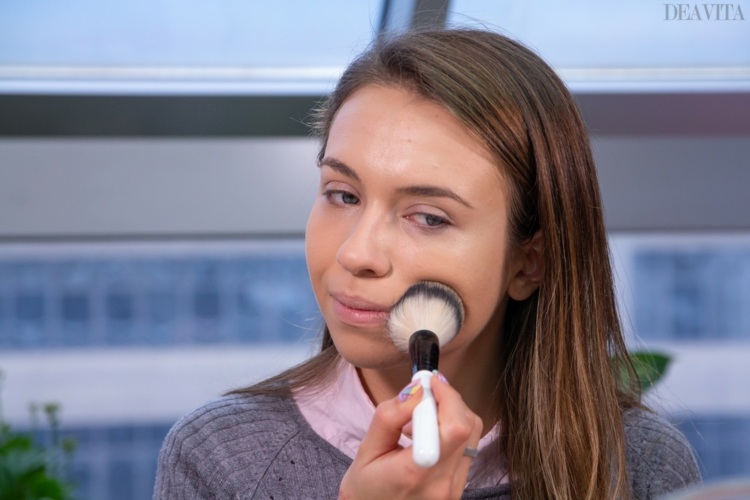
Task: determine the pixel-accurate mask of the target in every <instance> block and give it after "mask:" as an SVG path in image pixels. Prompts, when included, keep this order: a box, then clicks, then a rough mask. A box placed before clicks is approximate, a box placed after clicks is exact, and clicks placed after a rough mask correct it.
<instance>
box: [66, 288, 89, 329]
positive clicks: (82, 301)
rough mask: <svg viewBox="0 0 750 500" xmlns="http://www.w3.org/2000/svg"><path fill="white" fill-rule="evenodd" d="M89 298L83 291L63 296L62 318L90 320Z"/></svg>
mask: <svg viewBox="0 0 750 500" xmlns="http://www.w3.org/2000/svg"><path fill="white" fill-rule="evenodd" d="M89 316H90V311H89V299H88V296H86V295H85V294H83V293H67V294H65V295H63V296H62V319H63V321H71V322H86V321H89Z"/></svg>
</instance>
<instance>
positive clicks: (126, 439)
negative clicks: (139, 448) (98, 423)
mask: <svg viewBox="0 0 750 500" xmlns="http://www.w3.org/2000/svg"><path fill="white" fill-rule="evenodd" d="M135 436H136V428H135V427H134V426H132V425H120V426H115V427H109V428H108V429H107V430H106V440H107V442H108V443H109V445H110V446H113V447H117V446H123V445H128V444H132V443H133V441H134V440H135Z"/></svg>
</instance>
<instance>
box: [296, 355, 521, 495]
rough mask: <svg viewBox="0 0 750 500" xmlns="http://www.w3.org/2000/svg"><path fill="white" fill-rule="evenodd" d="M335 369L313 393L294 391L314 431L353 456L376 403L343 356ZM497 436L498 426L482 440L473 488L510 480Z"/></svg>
mask: <svg viewBox="0 0 750 500" xmlns="http://www.w3.org/2000/svg"><path fill="white" fill-rule="evenodd" d="M336 371H337V373H336V375H335V376H334V378H333V380H332V383H330V384H328V385H326V386H324V387H322V388H320V390H318V391H315V392H314V393H311V394H307V393H304V392H295V394H294V399H295V401H296V402H297V406H298V407H299V409H300V411H301V412H302V415H304V417H305V419H306V420H307V422H308V423H309V424H310V426H311V427H312V428H313V430H314V431H315V432H316V433H318V434H319V435H320V436H321V437H322V438H323V439H325V440H326V441H328V442H329V443H331V444H332V445H333V446H335V447H336V448H338V449H339V450H340V451H341V452H342V453H344V454H345V455H347V456H348V457H350V458H352V459H353V458H354V457H355V455H356V454H357V450H359V445H360V443H361V442H362V439H363V438H364V436H365V434H367V429H369V427H370V421H371V420H372V417H373V415H374V414H375V406H374V405H373V404H372V401H371V400H370V397H369V396H368V395H367V393H366V392H365V390H364V388H363V387H362V382H361V380H360V379H359V374H358V373H357V370H356V368H355V367H354V366H353V365H352V364H351V363H349V362H347V361H345V360H343V359H341V360H340V361H339V363H338V366H337V367H336ZM498 435H499V425H495V427H493V428H492V430H491V431H490V432H488V433H487V434H486V435H485V436H484V437H483V438H482V439H481V440H480V441H479V447H478V448H479V455H478V456H477V458H475V459H474V461H473V462H472V465H471V470H470V472H469V484H471V485H472V487H482V486H493V485H498V484H503V483H507V482H508V479H507V474H506V467H505V458H504V456H498V450H500V445H499V443H498V442H497V441H498ZM398 443H399V445H400V446H403V447H404V448H406V447H408V446H410V445H411V439H409V438H408V437H406V436H404V435H403V434H402V435H401V438H400V439H399V442H398Z"/></svg>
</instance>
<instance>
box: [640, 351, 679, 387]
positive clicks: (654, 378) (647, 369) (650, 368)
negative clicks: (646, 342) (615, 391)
mask: <svg viewBox="0 0 750 500" xmlns="http://www.w3.org/2000/svg"><path fill="white" fill-rule="evenodd" d="M630 359H631V361H632V363H633V368H635V375H636V378H637V379H638V383H639V384H640V386H641V390H642V391H643V392H646V391H647V390H649V389H651V388H652V387H653V386H654V385H655V384H656V383H657V382H658V381H659V380H661V379H662V378H663V377H664V375H665V374H666V372H667V368H668V367H669V364H670V363H671V362H672V358H671V357H670V356H668V355H666V354H664V353H660V352H655V351H636V352H632V353H630Z"/></svg>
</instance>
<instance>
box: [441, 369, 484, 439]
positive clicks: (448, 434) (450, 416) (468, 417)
mask: <svg viewBox="0 0 750 500" xmlns="http://www.w3.org/2000/svg"><path fill="white" fill-rule="evenodd" d="M430 384H431V386H432V392H433V394H434V396H435V401H436V402H437V405H438V423H439V425H440V440H441V446H445V447H444V448H443V449H444V450H445V452H446V453H447V454H453V452H455V451H456V450H457V449H459V448H460V449H461V452H462V453H463V449H464V448H465V447H466V445H467V443H468V442H469V440H470V438H472V436H473V435H474V434H477V433H478V434H479V435H480V436H481V432H482V421H481V419H480V420H478V421H477V416H476V414H474V412H473V411H471V409H470V408H469V407H468V406H466V403H464V400H463V398H462V397H461V395H460V394H459V393H458V392H457V391H456V390H455V389H453V387H451V386H450V384H448V383H447V382H446V381H445V380H441V378H440V377H438V376H435V377H433V378H432V380H431V381H430ZM477 425H478V427H479V428H478V430H477V429H476V427H477ZM478 441H479V440H478V439H477V442H478Z"/></svg>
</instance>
